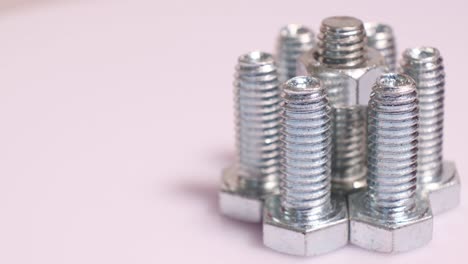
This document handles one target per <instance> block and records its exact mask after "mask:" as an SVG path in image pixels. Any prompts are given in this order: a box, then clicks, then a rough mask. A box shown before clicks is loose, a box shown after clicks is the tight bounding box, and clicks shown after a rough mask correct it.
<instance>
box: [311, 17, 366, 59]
mask: <svg viewBox="0 0 468 264" xmlns="http://www.w3.org/2000/svg"><path fill="white" fill-rule="evenodd" d="M318 39H319V41H318V50H317V51H318V52H317V54H316V56H317V60H318V61H319V62H321V63H323V64H325V65H327V66H329V67H340V68H352V67H356V66H358V65H361V64H363V63H364V62H366V60H367V56H366V52H367V50H366V47H367V40H366V32H365V29H364V25H363V23H362V21H360V20H359V19H356V18H353V17H329V18H326V19H325V20H323V21H322V25H321V27H320V34H319V35H318Z"/></svg>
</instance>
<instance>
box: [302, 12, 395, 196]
mask: <svg viewBox="0 0 468 264" xmlns="http://www.w3.org/2000/svg"><path fill="white" fill-rule="evenodd" d="M318 38H319V42H318V44H317V48H316V49H313V50H311V51H310V52H308V53H306V54H305V55H304V56H302V57H301V58H300V66H301V67H300V69H299V73H302V74H308V75H313V76H317V77H319V78H320V79H321V80H322V82H323V84H324V87H325V88H326V90H327V92H328V97H329V99H330V103H331V106H332V108H333V124H334V129H333V136H332V138H333V155H332V159H333V161H332V181H333V188H334V189H335V190H337V191H340V192H345V193H346V192H351V191H355V190H358V189H360V188H363V187H364V186H365V184H366V180H365V176H366V151H365V150H366V136H365V133H366V131H365V122H366V119H365V115H366V113H365V107H366V105H367V103H368V102H369V95H370V90H371V87H372V84H373V83H374V81H375V79H376V78H377V77H378V76H379V75H380V74H381V73H383V72H385V71H386V70H387V67H386V66H385V62H384V59H383V57H382V56H381V55H380V54H379V53H378V51H376V50H374V49H372V48H369V47H367V40H366V32H365V29H364V24H363V23H362V21H360V20H359V19H356V18H353V17H330V18H327V19H325V20H323V22H322V25H321V28H320V34H319V36H318Z"/></svg>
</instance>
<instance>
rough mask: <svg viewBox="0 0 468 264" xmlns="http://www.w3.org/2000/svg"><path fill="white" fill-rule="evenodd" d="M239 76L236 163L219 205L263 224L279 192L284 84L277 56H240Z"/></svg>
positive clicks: (224, 210) (228, 173) (231, 213)
mask: <svg viewBox="0 0 468 264" xmlns="http://www.w3.org/2000/svg"><path fill="white" fill-rule="evenodd" d="M235 78H236V80H235V82H234V87H235V88H234V94H235V108H236V109H235V110H236V118H235V119H236V120H235V123H236V144H237V162H236V164H235V165H234V166H232V167H230V168H228V169H226V170H225V171H224V173H223V182H222V186H221V191H220V194H219V198H220V208H221V212H222V213H223V214H225V215H227V216H230V217H232V218H235V219H239V220H243V221H248V222H260V221H261V218H262V208H263V200H264V198H265V197H266V196H268V195H270V194H273V193H276V192H277V191H278V174H279V159H278V157H279V121H280V115H279V110H280V106H279V103H280V89H279V86H280V83H279V80H278V71H277V67H276V64H275V62H274V59H273V56H272V55H270V54H268V53H265V52H260V51H254V52H250V53H247V54H245V55H243V56H240V57H239V60H238V64H237V67H236V75H235Z"/></svg>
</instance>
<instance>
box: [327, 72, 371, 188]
mask: <svg viewBox="0 0 468 264" xmlns="http://www.w3.org/2000/svg"><path fill="white" fill-rule="evenodd" d="M318 77H319V78H320V80H321V81H322V84H323V87H324V88H325V90H326V91H327V97H328V100H329V102H330V105H331V106H332V124H333V125H332V127H333V129H332V146H333V147H332V153H333V154H332V181H333V182H336V183H349V182H354V181H356V180H358V179H360V178H362V177H365V176H366V170H367V167H366V161H367V159H366V153H367V152H366V151H367V148H366V132H367V131H366V124H365V123H366V118H365V116H366V109H365V108H364V107H358V106H348V105H349V101H350V96H351V95H350V94H349V90H350V89H349V86H350V85H352V84H350V83H349V82H350V78H349V77H345V76H343V75H341V74H332V73H330V72H324V73H318Z"/></svg>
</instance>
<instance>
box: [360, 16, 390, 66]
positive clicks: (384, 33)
mask: <svg viewBox="0 0 468 264" xmlns="http://www.w3.org/2000/svg"><path fill="white" fill-rule="evenodd" d="M364 27H365V28H366V35H367V45H369V47H372V48H374V49H376V50H377V51H379V52H380V54H382V56H383V57H384V58H385V63H386V64H387V66H388V69H389V71H390V72H394V71H395V70H396V62H397V51H396V43H395V36H394V34H393V29H392V28H391V27H390V26H389V25H386V24H381V23H365V24H364Z"/></svg>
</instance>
